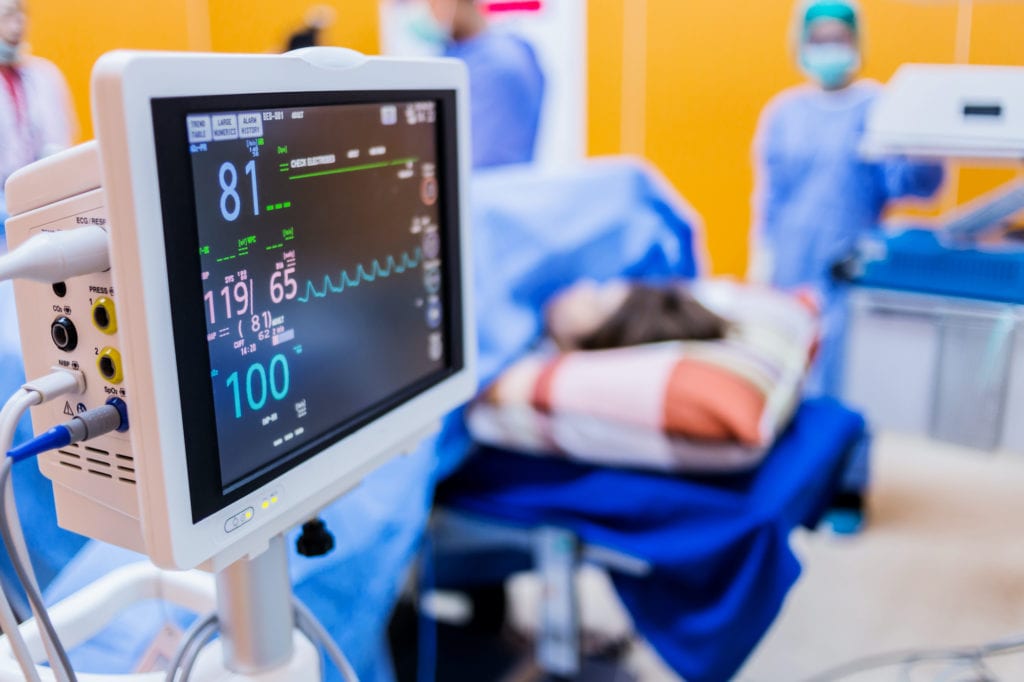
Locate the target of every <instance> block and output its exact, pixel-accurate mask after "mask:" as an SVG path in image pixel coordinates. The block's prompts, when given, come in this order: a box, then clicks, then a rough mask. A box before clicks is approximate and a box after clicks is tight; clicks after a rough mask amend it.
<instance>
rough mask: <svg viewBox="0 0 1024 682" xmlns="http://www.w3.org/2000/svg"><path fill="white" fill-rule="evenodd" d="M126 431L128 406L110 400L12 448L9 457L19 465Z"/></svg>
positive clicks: (119, 400)
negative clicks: (113, 433)
mask: <svg viewBox="0 0 1024 682" xmlns="http://www.w3.org/2000/svg"><path fill="white" fill-rule="evenodd" d="M127 430H128V405H126V404H125V402H124V401H123V400H121V399H120V398H111V399H110V400H108V401H107V404H106V405H104V406H103V407H97V408H95V409H92V410H87V411H85V412H83V413H82V414H80V415H78V416H76V417H75V418H74V419H72V420H70V421H68V422H65V423H63V424H58V425H57V426H54V427H53V428H52V429H50V430H48V431H46V432H44V433H41V434H39V435H38V436H36V437H35V438H33V439H32V440H30V441H27V442H25V443H22V444H21V445H18V446H17V447H13V448H11V449H10V450H9V451H8V452H7V456H8V457H10V458H11V459H12V460H14V461H15V462H20V461H22V460H23V459H28V458H29V457H36V456H37V455H41V454H42V453H44V452H48V451H50V450H56V449H57V448H62V447H65V446H67V445H71V444H72V443H78V442H81V441H83V440H89V439H90V438H96V437H97V436H102V435H103V434H105V433H110V432H111V431H119V432H121V433H124V432H125V431H127Z"/></svg>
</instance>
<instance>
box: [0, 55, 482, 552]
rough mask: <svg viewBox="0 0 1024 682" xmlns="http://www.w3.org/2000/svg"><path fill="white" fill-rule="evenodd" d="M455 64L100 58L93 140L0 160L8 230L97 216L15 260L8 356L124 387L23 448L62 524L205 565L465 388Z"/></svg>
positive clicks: (318, 495)
mask: <svg viewBox="0 0 1024 682" xmlns="http://www.w3.org/2000/svg"><path fill="white" fill-rule="evenodd" d="M465 85H466V76H465V70H464V67H462V66H461V65H459V64H457V63H455V62H447V61H434V62H429V63H427V62H415V61H408V62H406V61H399V60H383V59H380V60H375V59H367V58H365V57H362V56H360V55H356V54H355V53H351V52H348V51H344V50H313V51H310V52H306V53H299V54H293V55H288V56H269V55H267V56H213V55H169V54H159V53H133V52H121V53H112V54H111V55H107V56H106V57H104V58H103V59H101V61H100V62H99V63H98V64H97V66H96V69H95V71H94V76H93V107H94V116H95V124H96V131H97V142H96V143H94V144H91V145H88V146H84V147H81V148H78V149H76V150H72V151H70V152H68V153H66V154H65V155H63V156H60V157H57V158H54V159H51V160H47V161H44V162H43V163H41V164H38V165H37V166H35V167H33V168H30V169H28V170H27V171H25V172H23V173H22V174H19V175H18V176H15V177H14V178H12V180H11V182H10V183H9V184H8V197H9V198H11V199H12V201H11V206H12V213H16V215H15V217H14V218H13V219H12V220H11V221H10V223H9V226H8V231H9V234H10V241H11V245H12V246H13V247H17V246H19V245H20V244H21V243H22V242H24V241H25V240H26V239H28V238H30V237H31V236H33V235H35V234H37V233H39V232H40V231H46V230H72V229H79V228H81V227H83V226H100V227H102V228H103V229H105V230H106V231H107V233H108V235H109V244H110V259H111V270H110V271H109V272H99V273H91V274H84V275H81V276H77V277H73V278H70V279H68V280H67V281H66V282H60V283H57V285H56V286H52V283H45V284H43V283H38V282H20V283H17V284H16V291H17V298H18V308H19V318H20V323H21V332H22V340H23V345H24V347H25V358H26V369H27V373H28V374H29V375H38V374H41V373H45V372H46V371H47V369H48V368H50V367H52V366H54V365H58V364H62V365H64V366H68V367H72V366H73V367H77V368H81V369H82V371H84V372H85V373H86V378H87V380H88V386H89V387H88V392H87V395H86V397H84V398H83V399H82V401H81V402H82V404H83V407H89V408H91V407H94V406H95V405H98V404H102V402H103V401H104V400H106V399H108V398H109V397H110V396H117V397H119V398H121V399H123V400H124V401H125V403H126V404H127V407H128V414H129V421H130V428H129V430H128V431H127V432H126V433H124V434H120V433H112V434H109V435H106V436H103V437H101V438H99V439H96V442H93V441H88V442H86V443H83V444H82V445H83V447H78V448H77V449H76V448H64V449H63V450H62V451H58V452H54V453H50V454H46V455H43V456H42V458H41V460H40V461H41V467H42V469H43V471H44V472H45V473H46V474H47V476H49V477H50V478H51V479H52V480H53V481H54V485H55V492H56V497H57V503H58V511H59V516H60V520H61V523H62V525H65V526H67V527H69V528H71V529H72V530H78V531H79V532H82V533H85V534H87V535H91V536H93V537H99V538H100V539H103V540H107V541H110V542H114V543H117V544H121V545H124V546H128V547H131V548H134V549H138V550H140V551H143V552H145V553H147V554H149V555H150V556H151V557H152V558H153V559H154V561H155V562H156V563H157V564H159V565H162V566H166V567H177V568H189V567H193V566H197V565H200V564H203V563H204V562H207V565H208V566H211V567H213V568H215V569H218V568H220V567H223V566H226V565H227V564H228V563H230V562H233V561H235V560H236V559H238V558H240V557H242V556H245V555H246V554H251V553H254V552H258V551H260V547H261V543H263V544H265V543H266V541H267V539H268V538H269V537H271V536H273V535H275V534H278V533H281V532H283V531H285V530H287V529H288V528H289V527H292V526H294V525H296V524H298V523H300V522H301V521H303V520H304V519H306V518H308V517H310V516H312V515H314V514H315V513H316V511H317V510H318V509H319V508H321V507H322V506H324V505H325V504H327V503H328V502H330V501H331V500H332V499H334V498H335V497H337V496H338V495H340V494H341V493H343V492H344V491H345V490H347V489H349V488H351V487H353V486H354V485H356V484H357V483H358V481H359V480H360V479H361V478H362V477H363V476H365V475H366V474H367V473H368V472H369V471H371V470H372V469H373V468H375V467H376V466H378V465H379V464H380V463H382V462H383V461H385V460H386V459H387V458H389V457H391V456H392V455H394V454H396V453H398V452H401V451H408V450H409V449H411V448H412V447H415V445H416V443H417V442H418V441H419V440H420V439H421V438H422V437H423V435H424V434H425V433H428V432H429V430H430V429H431V428H432V427H433V425H434V424H436V423H437V420H439V419H440V417H442V416H443V415H444V414H445V413H446V412H447V411H449V410H450V409H452V408H453V407H455V406H456V405H457V404H458V403H459V402H461V401H464V400H465V399H467V398H468V397H469V396H470V395H471V393H472V390H473V387H474V382H473V378H472V366H473V350H472V349H473V348H474V340H473V336H472V328H471V325H470V323H469V320H468V313H469V311H470V305H469V301H468V289H469V286H468V261H469V257H468V250H467V249H468V243H467V231H466V225H465V220H464V211H463V203H464V198H463V196H462V195H461V193H460V191H459V180H460V178H462V177H465V176H466V175H467V174H468V162H467V158H468V157H467V151H468V150H467V135H466V130H465V121H466V120H467V117H466V116H465V111H464V109H465V107H466V102H465V97H464V93H465ZM460 114H461V115H460ZM90 178H91V181H90ZM54 325H57V327H61V329H57V327H55V326H54ZM62 325H63V326H62ZM55 329H57V330H56V331H54V330H55ZM68 331H71V332H72V333H73V336H74V340H75V342H74V343H73V344H66V343H65V344H64V345H63V346H62V345H61V343H58V341H63V340H64V339H65V338H66V332H68ZM69 409H70V412H71V413H72V414H73V413H74V412H75V411H76V410H80V409H81V408H79V407H78V406H76V405H75V404H74V401H69V405H68V406H65V405H64V404H63V402H61V404H52V405H44V406H41V407H39V408H36V411H35V412H34V421H35V427H36V431H37V432H38V431H40V430H41V429H42V428H45V427H48V426H52V425H53V424H56V423H59V422H61V421H65V420H67V419H68V414H67V413H68V410H69Z"/></svg>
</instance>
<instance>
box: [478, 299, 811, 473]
mask: <svg viewBox="0 0 1024 682" xmlns="http://www.w3.org/2000/svg"><path fill="white" fill-rule="evenodd" d="M691 292H692V293H693V294H694V296H695V297H696V298H697V299H698V300H699V301H700V302H701V303H702V304H703V305H704V306H706V307H707V308H709V309H710V310H712V311H713V312H715V313H717V314H718V315H720V316H722V317H723V318H725V319H726V320H728V321H729V322H730V325H729V329H728V331H727V333H726V336H725V337H724V338H722V339H720V340H714V341H668V342H662V343H656V344H645V345H639V346H630V347H625V348H615V349H610V350H600V351H574V352H568V353H559V352H557V351H555V350H553V349H552V348H550V347H548V348H544V349H541V350H538V351H537V352H534V353H531V354H530V355H527V356H526V357H524V358H522V359H520V360H519V362H517V363H516V364H514V365H513V366H512V367H510V368H509V369H508V370H506V371H505V372H504V373H503V374H502V375H501V376H500V377H499V378H498V379H497V380H496V381H495V382H494V383H493V384H492V385H491V386H490V387H489V388H488V389H487V390H486V391H484V393H482V394H481V395H480V396H479V397H478V399H477V400H476V401H474V403H473V404H472V405H471V407H470V410H469V412H468V417H467V419H468V425H469V428H470V431H471V432H472V433H473V435H474V437H475V438H476V439H477V440H478V441H480V442H482V443H485V444H489V445H494V446H498V447H503V448H509V449H514V450H520V451H525V452H531V453H536V454H552V455H562V456H570V457H574V458H578V459H583V460H587V461H591V462H594V463H601V464H614V465H620V466H640V467H649V468H658V469H665V470H674V471H715V470H720V471H730V470H735V469H737V468H745V467H749V466H753V465H754V464H756V463H757V462H758V461H760V458H761V456H762V455H763V454H764V452H766V451H767V449H768V448H769V447H770V446H771V444H772V443H773V442H774V441H775V438H776V437H777V435H778V434H779V433H780V432H781V430H782V429H784V428H785V426H786V425H787V424H788V421H789V419H790V417H791V416H792V414H793V411H794V410H795V407H796V405H797V403H798V401H799V396H800V388H801V384H802V380H803V377H804V374H805V372H806V369H807V366H808V364H809V362H810V359H811V357H812V354H813V352H814V347H815V344H816V339H817V313H816V309H815V307H814V305H813V302H812V301H810V300H809V299H807V298H806V297H803V296H794V295H790V294H786V293H783V292H780V291H776V290H773V289H769V288H764V287H757V286H748V285H743V284H739V283H736V282H733V281H729V280H705V281H699V282H695V283H693V284H692V285H691Z"/></svg>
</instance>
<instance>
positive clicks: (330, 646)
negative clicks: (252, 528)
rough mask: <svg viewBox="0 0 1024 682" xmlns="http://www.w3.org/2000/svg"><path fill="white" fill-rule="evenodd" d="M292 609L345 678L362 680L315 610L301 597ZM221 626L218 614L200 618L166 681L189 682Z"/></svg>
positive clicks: (176, 654)
mask: <svg viewBox="0 0 1024 682" xmlns="http://www.w3.org/2000/svg"><path fill="white" fill-rule="evenodd" d="M292 609H293V610H294V612H295V625H296V627H298V628H299V631H300V632H302V634H304V635H305V636H306V637H307V638H308V639H309V641H310V642H312V643H313V644H314V645H315V646H317V647H318V648H320V649H322V650H324V651H326V652H327V656H328V658H330V659H331V663H333V664H334V667H336V668H337V669H338V672H340V673H341V676H342V677H343V678H345V682H359V676H358V675H357V674H356V671H355V669H354V668H353V667H352V664H351V663H350V662H349V660H348V658H346V656H345V654H344V652H343V651H342V650H341V647H339V646H338V644H337V642H335V641H334V639H333V638H332V637H331V636H330V634H329V633H328V632H327V629H326V628H325V627H324V626H323V624H322V623H320V621H319V620H317V618H316V616H314V615H313V612H312V611H310V610H309V607H308V606H306V605H305V604H303V603H302V602H301V601H299V599H298V598H293V599H292ZM219 628H220V622H219V619H218V618H217V614H215V613H211V614H208V615H206V616H203V617H202V618H199V619H197V620H196V622H194V623H193V624H192V626H191V627H189V629H188V630H187V631H186V632H185V634H184V636H183V637H182V638H181V642H179V643H178V648H177V650H176V651H175V652H174V658H172V659H171V662H170V664H169V665H168V667H167V673H166V675H165V677H164V682H188V679H189V677H190V676H191V675H192V668H193V667H194V666H195V663H196V661H197V660H198V659H199V654H200V652H201V651H202V650H203V648H204V647H205V646H206V645H207V644H208V643H209V642H210V640H211V639H212V638H213V636H214V634H216V632H217V630H218V629H219ZM179 673H180V674H179Z"/></svg>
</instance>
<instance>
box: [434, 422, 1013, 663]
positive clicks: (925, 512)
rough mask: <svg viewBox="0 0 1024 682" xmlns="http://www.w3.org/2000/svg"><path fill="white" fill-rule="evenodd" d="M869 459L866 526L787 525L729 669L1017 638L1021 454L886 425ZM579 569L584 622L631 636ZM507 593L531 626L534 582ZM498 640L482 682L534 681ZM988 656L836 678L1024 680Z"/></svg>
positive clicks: (599, 587) (520, 619) (522, 629)
mask: <svg viewBox="0 0 1024 682" xmlns="http://www.w3.org/2000/svg"><path fill="white" fill-rule="evenodd" d="M873 467H874V472H873V476H874V478H873V487H872V491H871V496H870V499H869V513H870V518H869V525H868V527H867V528H866V529H865V531H864V532H863V533H861V534H860V535H856V536H837V535H834V534H832V533H829V532H816V533H807V532H800V533H798V534H796V535H795V536H794V539H793V543H794V547H795V549H796V551H797V553H798V555H799V556H800V557H801V562H802V564H803V566H804V572H803V575H802V577H801V579H800V580H799V582H798V583H797V585H796V586H795V587H794V589H793V590H792V592H791V593H790V595H789V598H788V600H787V602H786V604H785V606H784V608H783V612H782V614H781V615H780V617H779V618H778V620H777V621H776V623H775V625H774V626H773V628H772V629H771V630H770V631H769V633H768V634H767V636H766V637H765V639H764V640H763V642H762V644H761V645H760V647H759V648H758V649H757V650H756V651H755V652H754V653H753V655H752V656H751V658H750V659H749V661H748V662H747V665H746V666H745V667H744V669H743V670H742V671H741V673H740V674H739V676H738V677H737V680H739V681H740V682H777V681H779V680H804V679H808V678H811V677H812V676H814V675H816V674H818V673H821V672H823V671H825V670H827V669H829V668H832V667H834V666H837V665H839V664H844V663H846V662H849V661H851V660H854V659H858V658H862V657H865V656H872V655H876V654H882V653H888V652H893V651H901V650H908V649H910V650H913V649H929V650H931V649H936V648H946V647H961V646H965V645H977V644H983V643H988V642H992V641H995V640H1003V639H1006V638H1013V637H1015V636H1019V635H1024V527H1022V524H1021V520H1024V455H1019V454H1011V453H997V454H991V453H983V452H978V451H974V450H970V449H966V448H960V447H956V446H952V445H948V444H943V443H936V442H933V441H930V440H927V439H924V438H917V437H909V436H902V435H893V434H883V435H881V436H879V437H878V438H877V439H876V442H875V446H874V456H873ZM579 580H580V589H581V591H582V602H583V620H584V623H585V627H586V628H587V630H588V631H589V632H591V633H592V634H595V635H596V636H597V638H598V639H604V640H606V641H614V640H615V639H616V638H619V637H621V636H622V635H623V634H624V633H627V632H628V631H629V624H628V617H627V616H626V614H625V612H624V611H623V610H622V608H621V606H620V605H619V604H618V602H617V600H616V599H615V597H614V592H613V591H612V589H611V587H610V585H609V583H608V581H607V579H606V577H605V576H603V574H601V573H600V572H599V571H596V570H594V569H588V570H586V571H584V572H583V574H582V575H581V576H580V578H579ZM509 594H510V596H511V599H510V612H511V613H510V621H511V625H512V630H513V631H514V632H516V633H518V634H520V635H526V636H527V637H528V636H529V633H530V632H531V631H532V630H533V628H534V624H535V623H536V618H537V611H536V608H535V607H534V604H535V603H536V601H537V598H538V597H539V587H538V584H537V581H536V580H535V579H534V578H533V577H532V576H529V575H522V576H518V577H516V578H515V579H513V580H512V581H511V582H510V584H509ZM506 637H507V635H506ZM448 641H456V642H457V640H450V639H449V640H448ZM454 646H456V647H459V646H460V645H459V644H458V643H455V644H454ZM470 646H473V647H479V646H480V645H479V643H475V644H470ZM445 647H446V644H445V639H444V638H442V651H441V652H440V653H441V659H442V660H444V659H445V658H447V655H448V654H453V653H457V652H454V651H448V652H445V651H444V648H445ZM503 651H504V656H505V659H504V662H503V663H502V665H501V667H500V668H495V669H494V671H493V673H492V674H493V676H492V677H487V678H483V677H479V676H478V677H476V679H477V680H480V679H495V680H509V681H511V680H517V681H518V680H530V679H540V676H539V675H538V674H537V673H536V671H535V670H534V669H532V668H531V667H530V665H529V662H528V660H527V657H526V656H525V654H524V653H522V652H525V651H527V649H526V648H525V647H524V648H521V649H519V650H518V652H519V653H518V654H517V649H516V648H515V647H508V646H506V647H505V648H504V649H503ZM517 655H518V656H519V660H518V661H515V658H516V656H517ZM449 660H450V659H449ZM456 660H458V659H456ZM491 660H496V659H495V658H493V657H492V658H491ZM986 666H987V668H986V669H984V670H982V669H980V668H977V667H975V668H971V667H969V666H967V665H964V664H957V663H951V662H949V661H940V662H936V663H930V664H918V665H914V666H900V665H897V666H892V667H888V668H884V669H875V670H871V671H867V672H864V673H862V674H857V675H851V676H848V677H843V678H841V679H843V680H849V681H850V682H861V681H863V680H871V681H877V682H888V681H889V680H892V681H894V682H897V681H898V682H917V681H918V680H928V681H934V682H965V681H967V680H972V681H978V680H989V679H994V680H1000V681H1002V680H1021V679H1024V653H1019V654H1016V655H1008V656H1005V657H1002V658H993V659H990V660H989V661H987V662H986ZM588 670H592V671H594V672H593V673H591V674H589V675H587V676H584V679H594V680H597V679H601V680H604V679H609V680H611V679H616V680H628V679H630V678H632V679H636V680H640V681H644V682H646V681H648V680H650V681H661V680H664V681H666V682H670V681H672V680H675V679H677V678H676V677H675V676H673V675H672V674H671V673H670V672H669V671H668V670H666V669H665V668H664V666H663V665H662V664H661V663H660V661H659V660H658V659H657V657H656V656H655V655H654V654H653V653H652V652H651V651H650V650H649V649H647V648H646V647H645V646H643V645H642V644H638V645H634V646H633V647H631V649H630V652H629V653H628V654H627V656H626V659H625V661H624V663H623V664H622V665H621V666H620V668H619V669H618V670H617V671H611V672H609V671H608V670H607V669H606V668H605V667H603V666H602V665H601V664H600V663H599V662H595V663H592V664H591V668H589V669H588ZM477 673H478V674H482V671H480V670H478V671H477ZM986 674H987V675H989V677H986V676H985V675H986ZM437 679H438V680H440V681H442V682H443V681H444V680H457V679H468V678H464V677H463V676H462V675H460V674H459V672H458V666H444V669H442V670H439V674H438V677H437ZM837 679H839V678H837Z"/></svg>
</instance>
